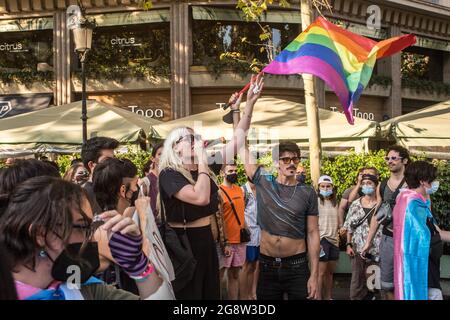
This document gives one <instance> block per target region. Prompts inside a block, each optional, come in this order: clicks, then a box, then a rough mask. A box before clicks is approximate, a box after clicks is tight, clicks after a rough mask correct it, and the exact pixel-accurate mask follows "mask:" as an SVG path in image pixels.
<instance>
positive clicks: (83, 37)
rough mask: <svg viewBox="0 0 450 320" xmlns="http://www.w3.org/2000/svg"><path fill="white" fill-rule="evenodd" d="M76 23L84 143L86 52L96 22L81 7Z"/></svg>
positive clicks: (74, 31) (76, 50) (75, 37)
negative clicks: (88, 17)
mask: <svg viewBox="0 0 450 320" xmlns="http://www.w3.org/2000/svg"><path fill="white" fill-rule="evenodd" d="M77 18H78V19H77V21H76V23H75V25H74V26H73V27H72V28H71V29H72V32H73V41H74V44H75V52H76V53H78V57H79V59H80V62H81V100H82V102H81V120H82V123H83V144H84V143H85V142H86V140H87V119H88V117H87V106H86V70H85V69H86V66H85V64H86V63H85V62H86V54H87V53H88V51H89V50H91V45H92V33H93V30H94V27H95V22H92V21H89V20H88V19H87V18H86V16H85V14H84V9H80V11H79V14H78V16H77Z"/></svg>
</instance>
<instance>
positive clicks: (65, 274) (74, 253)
mask: <svg viewBox="0 0 450 320" xmlns="http://www.w3.org/2000/svg"><path fill="white" fill-rule="evenodd" d="M81 245H82V243H81V242H80V243H71V244H69V245H68V246H67V247H66V248H65V249H64V251H63V252H61V253H60V255H59V256H58V257H57V258H56V259H55V260H54V261H53V260H52V259H51V258H50V257H49V258H50V260H52V261H53V267H52V277H53V279H55V280H58V281H63V282H66V281H67V280H68V279H69V277H71V276H73V275H74V274H76V273H75V272H76V269H73V266H76V267H78V268H79V270H80V281H81V283H85V282H86V281H87V280H88V279H89V278H90V277H91V276H92V275H93V274H94V273H95V271H97V269H98V268H99V267H100V259H99V256H98V255H99V253H98V245H97V242H88V243H87V244H86V247H85V248H84V250H83V253H82V254H81V256H80V255H79V253H80V249H81Z"/></svg>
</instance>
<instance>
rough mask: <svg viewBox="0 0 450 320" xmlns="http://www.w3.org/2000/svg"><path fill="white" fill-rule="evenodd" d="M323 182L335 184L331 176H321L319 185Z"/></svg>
mask: <svg viewBox="0 0 450 320" xmlns="http://www.w3.org/2000/svg"><path fill="white" fill-rule="evenodd" d="M322 182H328V183H331V184H333V179H331V177H330V176H321V177H320V178H319V182H318V183H317V184H321V183H322Z"/></svg>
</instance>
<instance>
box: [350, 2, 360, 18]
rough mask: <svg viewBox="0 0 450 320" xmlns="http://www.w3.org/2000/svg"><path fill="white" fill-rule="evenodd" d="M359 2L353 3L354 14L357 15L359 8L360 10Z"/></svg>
mask: <svg viewBox="0 0 450 320" xmlns="http://www.w3.org/2000/svg"><path fill="white" fill-rule="evenodd" d="M359 7H360V5H359V2H356V1H355V2H353V3H352V15H354V16H357V15H358V10H359Z"/></svg>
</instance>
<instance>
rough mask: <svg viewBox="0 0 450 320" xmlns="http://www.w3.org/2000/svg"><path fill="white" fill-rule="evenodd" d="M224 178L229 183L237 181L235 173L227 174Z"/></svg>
mask: <svg viewBox="0 0 450 320" xmlns="http://www.w3.org/2000/svg"><path fill="white" fill-rule="evenodd" d="M226 179H227V181H228V182H229V183H236V182H237V181H238V175H237V173H232V174H227V176H226Z"/></svg>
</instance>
